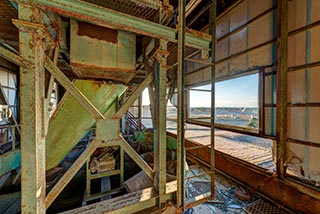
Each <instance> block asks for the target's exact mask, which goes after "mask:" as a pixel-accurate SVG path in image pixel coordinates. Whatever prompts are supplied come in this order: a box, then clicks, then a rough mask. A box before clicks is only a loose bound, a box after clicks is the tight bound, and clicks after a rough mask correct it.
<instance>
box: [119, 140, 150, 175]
mask: <svg viewBox="0 0 320 214" xmlns="http://www.w3.org/2000/svg"><path fill="white" fill-rule="evenodd" d="M120 138H121V140H120V141H119V146H121V148H123V150H124V151H125V152H126V153H127V154H128V155H129V156H130V157H131V158H132V160H133V161H134V162H135V163H136V164H138V166H139V167H140V168H141V169H142V170H143V171H144V172H145V173H146V175H147V176H148V177H149V178H150V179H151V180H153V176H154V171H153V170H152V169H151V167H150V166H149V165H148V164H147V163H146V162H145V161H144V160H143V159H142V158H141V157H140V156H139V155H138V153H137V152H136V151H135V150H134V149H133V148H132V147H131V146H130V145H129V144H128V143H127V141H126V140H125V139H124V138H123V137H121V136H120Z"/></svg>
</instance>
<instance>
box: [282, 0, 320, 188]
mask: <svg viewBox="0 0 320 214" xmlns="http://www.w3.org/2000/svg"><path fill="white" fill-rule="evenodd" d="M319 11H320V0H293V1H289V20H288V28H289V32H290V33H289V42H288V67H289V68H288V70H289V71H288V91H287V96H288V98H287V101H288V114H287V115H288V120H287V122H288V138H289V142H288V147H287V148H288V151H287V154H288V163H289V172H290V173H293V174H294V175H296V176H299V177H302V178H306V179H309V180H312V181H315V182H317V185H319V184H320V164H319V162H320V155H319V154H320V148H319V146H320V130H319V127H320V84H319V83H320V40H319V38H320V25H319V22H320V13H319ZM308 26H309V27H310V28H309V27H308ZM303 142H304V143H303ZM301 143H303V144H311V143H312V144H314V145H315V146H316V147H315V146H308V145H302V144H301Z"/></svg>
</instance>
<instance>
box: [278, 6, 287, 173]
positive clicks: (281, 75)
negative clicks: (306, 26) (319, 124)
mask: <svg viewBox="0 0 320 214" xmlns="http://www.w3.org/2000/svg"><path fill="white" fill-rule="evenodd" d="M287 55H288V1H287V0H281V1H280V0H279V1H278V50H277V56H278V66H277V128H276V133H277V173H278V175H279V176H280V177H284V176H285V168H286V167H285V162H286V147H287V146H286V143H287V139H288V137H287V71H288V66H287Z"/></svg>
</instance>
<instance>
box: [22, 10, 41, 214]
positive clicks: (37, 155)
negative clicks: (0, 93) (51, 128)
mask: <svg viewBox="0 0 320 214" xmlns="http://www.w3.org/2000/svg"><path fill="white" fill-rule="evenodd" d="M43 16H44V14H43V13H42V12H41V11H40V10H39V9H37V8H34V7H33V6H31V5H26V4H19V19H20V20H23V21H24V23H36V24H37V25H40V26H43V22H44V20H43ZM17 27H19V30H20V31H19V49H20V54H21V57H22V58H24V59H25V60H27V61H28V62H30V63H31V66H30V67H21V68H20V121H21V213H22V214H24V213H35V214H37V213H39V214H40V213H45V210H46V209H45V195H46V171H45V131H44V127H45V124H44V115H45V112H44V98H45V86H44V82H45V81H44V56H45V53H44V51H45V43H44V41H43V40H44V35H45V32H43V29H42V28H39V29H34V28H30V27H29V26H28V25H24V24H23V23H21V25H17Z"/></svg>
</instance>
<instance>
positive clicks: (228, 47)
mask: <svg viewBox="0 0 320 214" xmlns="http://www.w3.org/2000/svg"><path fill="white" fill-rule="evenodd" d="M274 5H275V3H274V1H273V0H265V1H256V0H244V1H242V2H241V3H239V4H238V5H236V6H235V7H233V8H232V9H231V10H230V11H228V12H227V13H225V14H224V15H222V16H220V17H218V19H217V29H216V35H217V46H216V79H217V80H222V79H226V78H228V77H230V76H233V75H243V74H245V73H247V72H250V71H251V72H252V71H257V70H258V69H259V68H261V67H266V66H271V65H272V64H273V63H274V51H275V42H276V41H275V38H276V32H275V28H274V25H275V24H274V23H275V18H276V17H275V16H276V9H275V6H274ZM192 58H193V59H200V54H198V55H196V56H194V57H192ZM208 61H210V59H208ZM186 72H187V73H188V74H187V76H186V85H188V86H192V85H199V84H204V83H209V82H210V78H211V76H210V67H208V66H206V65H204V64H201V63H194V62H190V61H187V63H186Z"/></svg>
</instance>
